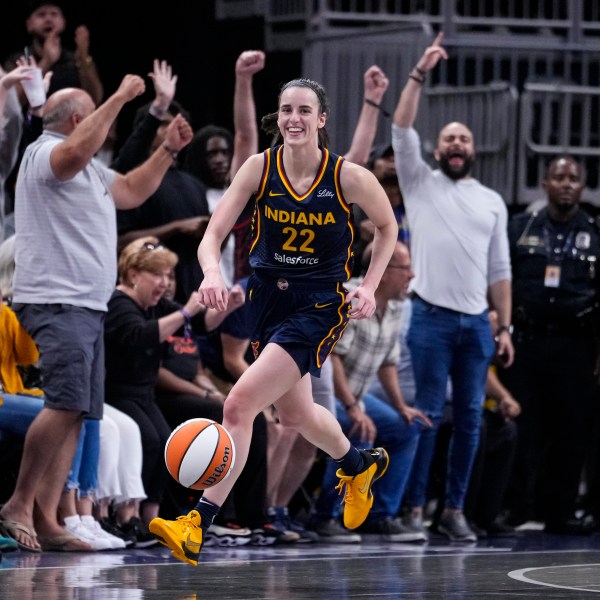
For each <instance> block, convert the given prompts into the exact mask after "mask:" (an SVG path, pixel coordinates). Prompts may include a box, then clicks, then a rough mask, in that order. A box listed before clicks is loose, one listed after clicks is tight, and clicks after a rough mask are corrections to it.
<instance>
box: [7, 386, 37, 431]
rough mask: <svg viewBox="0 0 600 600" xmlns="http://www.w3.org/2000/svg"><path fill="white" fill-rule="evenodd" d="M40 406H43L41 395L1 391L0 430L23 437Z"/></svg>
mask: <svg viewBox="0 0 600 600" xmlns="http://www.w3.org/2000/svg"><path fill="white" fill-rule="evenodd" d="M42 408H44V397H43V396H30V395H29V394H6V393H4V392H2V406H0V430H1V431H7V432H8V433H12V434H13V435H16V436H18V437H22V438H24V437H25V434H26V433H27V430H28V429H29V426H30V425H31V423H33V420H34V419H35V418H36V417H37V416H38V414H39V413H40V411H41V410H42Z"/></svg>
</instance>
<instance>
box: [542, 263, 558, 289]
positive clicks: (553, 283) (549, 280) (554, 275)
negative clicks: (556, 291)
mask: <svg viewBox="0 0 600 600" xmlns="http://www.w3.org/2000/svg"><path fill="white" fill-rule="evenodd" d="M559 286H560V267H559V266H558V265H546V274H545V276H544V287H549V288H557V287H559Z"/></svg>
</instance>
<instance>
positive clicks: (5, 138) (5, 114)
mask: <svg viewBox="0 0 600 600" xmlns="http://www.w3.org/2000/svg"><path fill="white" fill-rule="evenodd" d="M30 69H31V67H28V66H25V65H18V66H16V67H15V68H14V69H13V70H12V71H9V72H8V73H7V72H5V71H4V70H3V69H1V68H0V242H1V241H2V240H3V239H4V238H5V237H9V235H6V236H5V233H4V215H5V194H6V181H7V179H8V176H9V175H10V174H11V172H12V170H13V168H14V167H15V165H16V164H17V158H18V156H19V143H20V141H21V132H22V128H23V114H22V111H21V105H20V104H19V99H18V97H17V92H16V89H15V86H16V84H17V83H19V81H21V80H22V79H26V78H28V77H30V75H29V72H30Z"/></svg>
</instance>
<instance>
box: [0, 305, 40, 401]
mask: <svg viewBox="0 0 600 600" xmlns="http://www.w3.org/2000/svg"><path fill="white" fill-rule="evenodd" d="M39 356H40V354H39V352H38V349H37V346H36V345H35V342H34V341H33V340H32V339H31V336H30V335H29V334H28V333H27V332H26V331H25V329H23V327H22V326H21V323H19V320H18V319H17V315H15V313H14V312H13V311H12V310H11V309H10V308H9V307H8V306H6V305H4V304H2V305H0V383H2V389H3V390H4V391H5V392H6V393H7V394H18V393H21V392H25V393H27V394H35V395H39V396H42V395H43V392H42V390H28V389H26V388H25V386H24V385H23V380H22V379H21V375H20V373H19V370H18V369H17V365H32V364H33V363H35V362H36V361H37V360H38V358H39ZM1 402H2V397H1V395H0V404H1Z"/></svg>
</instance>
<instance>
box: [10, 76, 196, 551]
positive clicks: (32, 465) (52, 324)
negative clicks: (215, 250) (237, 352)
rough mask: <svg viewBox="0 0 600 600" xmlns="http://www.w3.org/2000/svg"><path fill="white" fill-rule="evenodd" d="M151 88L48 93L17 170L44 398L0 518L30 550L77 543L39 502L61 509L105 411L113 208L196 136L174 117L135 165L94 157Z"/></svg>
mask: <svg viewBox="0 0 600 600" xmlns="http://www.w3.org/2000/svg"><path fill="white" fill-rule="evenodd" d="M143 91H144V82H143V80H142V79H141V77H138V76H136V75H126V76H125V77H124V78H123V80H122V82H121V84H120V85H119V87H118V89H117V90H116V91H115V93H114V94H113V95H112V96H110V97H109V98H108V99H107V100H106V102H104V104H102V105H101V106H100V107H98V108H95V105H94V102H93V100H92V98H91V97H90V96H89V94H87V93H86V92H85V91H83V90H81V89H75V88H67V89H62V90H59V91H58V92H55V93H54V94H52V95H51V96H50V97H49V98H48V101H47V102H46V105H45V106H44V112H43V119H44V133H43V134H42V136H41V137H40V138H38V139H37V140H36V142H34V143H33V144H30V145H29V146H28V147H27V149H26V152H25V155H24V160H23V162H22V163H21V167H20V170H19V175H18V177H17V188H16V200H17V202H16V217H17V218H16V224H17V232H16V238H15V242H16V247H15V257H16V260H15V262H16V271H15V279H14V294H13V309H14V311H15V312H16V313H17V316H18V318H19V321H20V322H21V323H22V324H23V326H24V328H25V330H26V331H28V333H29V334H30V335H31V336H32V338H33V339H34V341H35V343H36V345H37V347H38V348H39V351H40V368H41V374H42V378H43V381H44V393H45V406H44V408H43V409H42V411H41V412H40V414H39V415H38V416H37V417H36V418H35V420H34V421H33V423H32V424H31V426H30V427H29V429H28V431H27V435H26V438H25V448H24V452H23V460H22V462H21V467H20V469H19V476H18V479H17V483H16V487H15V491H14V493H13V494H12V496H11V497H10V498H9V499H8V501H7V502H6V503H5V504H4V506H3V507H2V508H1V509H0V525H2V527H3V528H4V530H5V531H8V532H9V533H10V535H11V536H12V537H14V538H15V539H16V540H17V542H19V543H20V544H21V546H22V547H27V548H29V549H30V550H33V551H37V550H39V549H40V547H41V546H46V547H48V548H57V547H59V548H61V549H63V550H65V549H66V550H68V549H69V548H70V547H71V544H72V539H73V538H72V537H71V536H68V535H67V534H66V533H65V530H64V529H63V528H62V527H59V526H57V523H56V518H55V517H54V519H52V520H49V519H48V518H44V515H43V514H41V513H40V518H39V519H37V520H36V523H35V529H37V533H38V534H39V541H38V539H37V538H36V532H35V529H34V518H33V512H34V511H33V508H34V505H35V504H36V503H38V504H39V505H41V506H44V507H45V508H47V511H48V513H55V512H56V506H57V504H58V501H59V498H60V494H61V492H62V487H63V484H64V482H65V481H66V478H67V474H68V472H69V469H70V467H71V464H72V461H73V456H74V454H75V449H76V446H77V440H78V437H79V431H80V429H81V423H82V421H83V417H84V415H85V416H87V417H88V418H96V419H98V418H101V416H102V405H103V402H104V364H103V363H104V348H103V335H102V334H103V325H104V323H103V320H104V313H105V311H106V303H107V301H108V298H109V297H110V293H111V291H112V290H113V289H114V282H115V280H116V268H115V256H114V253H113V252H112V250H111V249H112V248H115V249H116V226H115V222H116V219H115V206H119V207H127V206H129V207H133V206H136V205H138V204H140V203H141V202H143V201H144V200H145V199H146V198H147V197H148V196H149V195H150V194H152V193H153V192H154V191H155V189H156V188H157V186H158V184H159V182H160V180H161V178H162V177H163V175H164V173H165V172H166V170H167V169H168V167H169V166H170V164H171V163H172V161H173V158H172V153H173V152H177V151H178V150H180V149H181V148H183V146H185V145H186V144H187V143H188V142H189V140H190V138H191V136H192V131H191V127H190V126H189V124H188V123H187V122H186V121H185V120H184V119H183V118H182V117H178V118H176V119H175V120H174V121H173V123H171V125H170V126H169V131H168V133H167V139H166V142H165V144H164V145H163V146H162V147H161V148H159V149H157V150H156V152H155V153H154V154H153V155H152V156H151V157H150V158H149V159H148V160H147V161H146V162H145V163H143V164H142V165H140V167H138V168H137V169H135V170H134V171H131V172H130V173H128V174H127V175H125V176H123V175H120V174H118V173H115V172H114V171H111V170H109V169H106V168H105V167H104V166H103V165H102V164H101V163H99V162H98V161H96V160H95V159H94V158H93V157H94V155H95V153H96V152H97V150H98V149H99V148H100V146H101V145H102V143H103V142H104V138H105V136H106V134H107V132H108V129H109V128H110V125H111V124H112V122H113V121H114V119H115V118H116V117H117V115H118V113H119V111H120V110H121V108H122V107H123V106H124V105H125V104H126V103H127V102H129V101H130V100H132V99H134V98H135V97H137V96H138V95H139V94H141V93H142V92H143ZM82 123H85V126H80V125H81V124H82ZM73 257H77V260H76V261H74V260H73ZM50 465H52V468H50ZM52 507H54V510H52ZM37 515H38V513H36V516H37Z"/></svg>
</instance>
